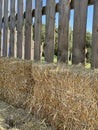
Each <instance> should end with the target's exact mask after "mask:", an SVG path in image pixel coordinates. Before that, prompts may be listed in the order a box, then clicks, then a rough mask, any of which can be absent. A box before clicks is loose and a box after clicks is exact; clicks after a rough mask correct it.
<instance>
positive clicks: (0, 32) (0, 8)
mask: <svg viewBox="0 0 98 130" xmlns="http://www.w3.org/2000/svg"><path fill="white" fill-rule="evenodd" d="M1 40H2V0H0V57H1Z"/></svg>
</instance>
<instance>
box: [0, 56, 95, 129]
mask: <svg viewBox="0 0 98 130" xmlns="http://www.w3.org/2000/svg"><path fill="white" fill-rule="evenodd" d="M0 98H2V99H3V100H6V101H7V102H9V103H11V104H12V105H15V106H18V107H20V106H21V107H26V108H27V109H29V111H30V113H31V112H32V113H33V114H34V115H35V116H36V117H38V118H41V119H44V120H45V121H46V122H48V123H49V124H51V125H52V127H53V128H55V129H56V130H98V70H97V69H96V70H85V69H84V68H83V67H81V66H80V65H79V66H66V65H64V64H58V65H57V64H40V63H33V62H31V61H20V60H14V59H10V60H9V59H3V58H2V59H0Z"/></svg>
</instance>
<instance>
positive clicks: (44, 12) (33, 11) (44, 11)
mask: <svg viewBox="0 0 98 130" xmlns="http://www.w3.org/2000/svg"><path fill="white" fill-rule="evenodd" d="M73 3H74V0H71V3H70V8H71V9H73V8H74V4H73ZM93 4H94V0H88V6H89V5H93ZM55 12H59V3H57V4H56V7H55ZM25 14H26V12H24V18H25V17H26V16H25ZM45 14H46V6H44V7H42V15H45ZM32 17H35V9H33V10H32ZM16 20H17V14H16ZM9 21H10V16H9ZM2 22H4V17H3V18H2Z"/></svg>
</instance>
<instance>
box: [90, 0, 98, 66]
mask: <svg viewBox="0 0 98 130" xmlns="http://www.w3.org/2000/svg"><path fill="white" fill-rule="evenodd" d="M91 52H92V53H91V54H92V58H91V67H92V68H98V0H94V16H93V32H92V51H91Z"/></svg>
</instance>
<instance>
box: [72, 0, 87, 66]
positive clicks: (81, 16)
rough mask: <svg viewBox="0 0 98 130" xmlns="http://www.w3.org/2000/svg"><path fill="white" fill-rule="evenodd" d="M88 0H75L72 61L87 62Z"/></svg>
mask: <svg viewBox="0 0 98 130" xmlns="http://www.w3.org/2000/svg"><path fill="white" fill-rule="evenodd" d="M87 7H88V0H74V29H73V34H74V35H73V49H72V63H73V64H79V63H83V64H84V63H85V44H86V20H87Z"/></svg>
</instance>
